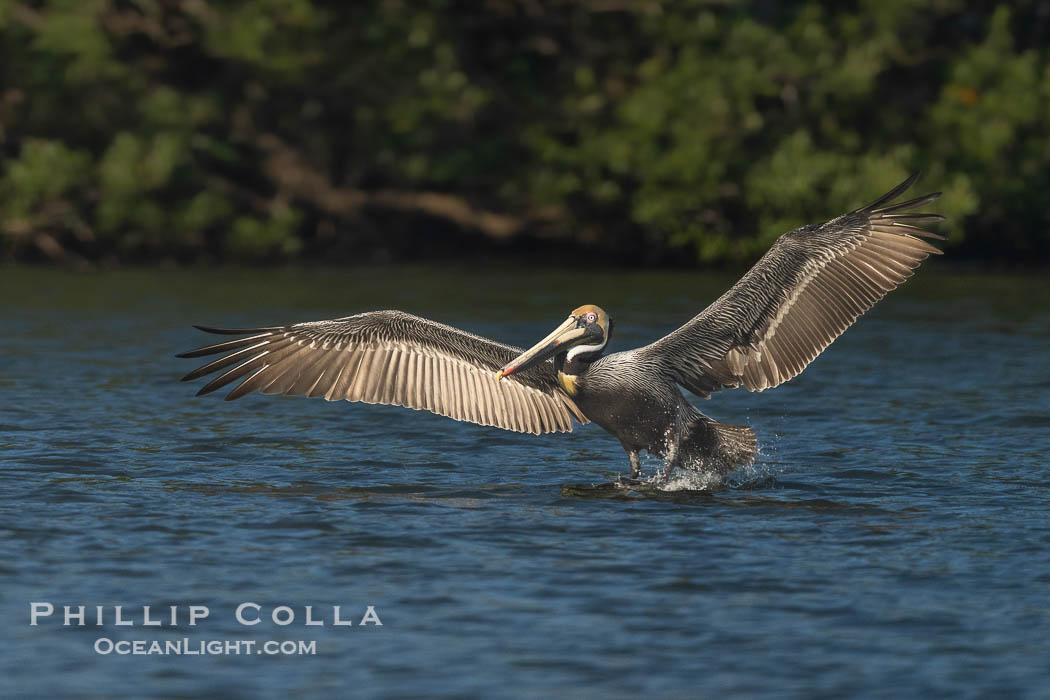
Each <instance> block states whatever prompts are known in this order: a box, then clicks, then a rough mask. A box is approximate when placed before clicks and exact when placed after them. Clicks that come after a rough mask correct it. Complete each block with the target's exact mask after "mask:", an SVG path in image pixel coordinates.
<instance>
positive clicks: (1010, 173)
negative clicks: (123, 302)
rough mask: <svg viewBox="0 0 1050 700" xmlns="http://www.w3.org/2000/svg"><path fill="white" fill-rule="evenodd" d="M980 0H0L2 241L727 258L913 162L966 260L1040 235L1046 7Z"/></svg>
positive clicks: (194, 249)
mask: <svg viewBox="0 0 1050 700" xmlns="http://www.w3.org/2000/svg"><path fill="white" fill-rule="evenodd" d="M971 5H972V3H965V2H963V0H936V1H935V2H932V3H931V2H920V1H919V0H879V2H875V1H874V0H861V1H860V2H857V3H842V4H837V5H834V4H828V3H820V2H816V1H815V0H813V1H810V2H794V3H757V2H746V1H743V0H741V1H738V2H729V3H709V2H703V1H701V0H692V1H686V2H675V3H671V2H657V1H656V0H638V2H634V3H605V2H590V1H588V0H584V1H583V2H580V3H520V4H519V3H510V2H508V3H471V4H467V5H463V4H460V3H453V2H449V1H448V0H424V1H423V2H413V3H406V2H399V1H396V0H375V1H373V2H365V3H321V2H319V1H318V0H260V1H259V2H252V3H220V2H215V1H208V0H201V1H197V2H192V3H190V2H185V3H157V2H147V1H135V2H117V1H116V0H46V1H43V2H29V1H28V0H0V154H2V155H3V161H2V163H0V240H2V241H3V249H4V250H6V252H7V254H9V255H16V256H17V255H24V254H29V252H30V251H32V250H34V247H33V246H32V245H31V243H32V241H34V240H36V237H37V236H39V235H42V234H47V235H48V236H49V237H51V238H52V239H54V240H56V241H60V242H62V244H63V245H66V246H68V247H70V248H72V249H74V250H76V251H78V252H79V253H80V254H82V255H86V256H103V255H115V256H117V257H122V258H130V257H157V256H167V255H175V256H178V257H182V258H186V259H192V258H195V257H199V256H201V255H210V256H218V257H227V258H245V259H281V258H289V257H294V256H300V255H314V256H317V255H325V254H328V252H329V251H331V250H333V249H338V250H344V251H361V250H367V249H369V248H375V247H377V246H380V247H382V248H383V250H389V249H392V248H393V249H399V246H397V245H392V244H391V241H393V240H395V239H399V238H400V239H403V240H414V239H413V236H419V235H420V228H419V227H420V221H424V222H425V221H435V220H440V219H444V220H445V221H446V222H448V223H451V224H452V225H453V226H455V227H466V228H471V227H477V228H480V229H481V230H482V231H483V232H486V233H492V234H493V235H505V232H506V230H507V229H506V227H505V226H503V224H500V225H499V226H498V227H495V228H486V227H487V226H490V223H488V222H491V220H492V214H499V215H501V216H502V217H503V219H500V221H506V220H509V221H512V222H514V225H513V230H514V231H515V232H518V233H520V232H530V231H531V232H535V233H539V234H541V235H542V236H543V237H544V238H545V239H547V240H554V239H558V238H559V237H560V238H561V239H563V240H565V241H566V242H572V243H574V244H576V245H583V246H595V247H598V248H600V249H601V250H603V251H606V252H609V253H610V254H613V255H620V256H623V257H628V256H630V257H631V259H638V260H643V261H646V260H648V261H669V260H675V259H686V260H699V261H703V262H706V263H730V264H740V263H744V262H747V261H749V260H752V259H754V258H755V257H756V256H757V255H759V254H760V253H761V252H762V250H764V249H765V248H766V247H767V246H768V245H769V244H770V243H771V242H772V241H773V240H774V239H775V238H776V237H777V236H778V235H779V234H781V233H783V232H784V231H786V230H789V229H791V228H793V227H795V226H798V225H799V224H802V223H807V222H817V221H822V220H825V219H827V218H829V217H830V216H833V215H836V214H838V213H841V212H843V211H846V210H847V209H849V208H851V207H854V206H858V205H860V204H863V203H866V202H867V201H870V200H872V199H874V198H875V197H877V196H878V195H879V194H881V193H882V192H884V191H885V190H887V189H888V188H889V187H891V186H892V185H894V184H896V183H897V182H898V181H900V180H902V179H903V178H904V177H905V176H906V175H907V174H908V173H910V172H913V171H915V170H923V171H924V173H925V175H924V178H923V180H922V182H921V184H920V186H919V189H922V190H923V191H926V190H930V189H941V190H943V191H944V192H945V196H944V197H943V199H942V200H941V201H940V202H939V203H938V205H937V207H936V209H937V210H938V211H940V212H942V213H944V214H946V215H948V216H949V217H950V222H949V223H947V224H946V225H945V226H944V227H943V228H942V229H941V231H942V232H944V233H947V234H948V235H949V236H950V242H949V244H948V246H949V249H950V251H951V252H953V253H955V254H956V256H964V255H970V256H986V257H1003V258H1009V257H1017V258H1023V259H1025V260H1030V259H1033V258H1037V257H1038V258H1043V259H1045V258H1046V256H1047V252H1046V251H1047V250H1050V246H1048V245H1047V243H1050V241H1048V238H1050V233H1048V232H1050V209H1048V208H1047V207H1045V206H1043V205H1042V202H1041V194H1042V192H1044V191H1046V190H1047V189H1048V187H1050V128H1048V127H1050V123H1048V120H1050V116H1048V115H1050V67H1048V60H1047V59H1048V52H1050V48H1048V47H1050V41H1048V37H1047V36H1046V33H1045V32H1046V31H1047V29H1046V28H1045V27H1044V25H1045V23H1044V22H1041V21H1040V20H1039V19H1038V17H1037V16H1036V15H1037V12H1038V9H1037V8H1036V7H1034V6H1030V5H1029V4H1012V3H1005V2H1003V3H999V4H998V5H996V4H995V3H991V4H988V5H987V6H981V7H980V8H975V7H972V6H971ZM435 202H436V204H435ZM406 212H407V213H408V214H409V215H410V216H408V217H407V218H406V216H405V214H406ZM464 212H467V213H466V214H464ZM413 214H418V215H420V216H422V217H423V218H422V219H420V218H419V217H417V216H412V215H413ZM371 227H378V228H381V229H383V231H384V233H383V235H382V236H376V235H375V234H374V233H371V232H370V228H371ZM420 240H422V239H420ZM400 249H407V250H414V249H415V247H414V246H411V245H407V246H400Z"/></svg>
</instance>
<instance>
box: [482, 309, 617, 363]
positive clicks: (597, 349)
mask: <svg viewBox="0 0 1050 700" xmlns="http://www.w3.org/2000/svg"><path fill="white" fill-rule="evenodd" d="M611 332H612V319H610V318H609V314H607V313H605V312H604V311H602V310H601V309H600V308H598V307H597V306H594V305H593V304H585V305H583V306H580V307H578V308H576V309H573V312H572V313H571V314H569V317H568V318H567V319H565V321H564V323H562V324H561V325H560V326H558V327H557V328H555V329H554V331H552V332H551V334H550V335H548V336H547V337H546V338H544V339H543V340H541V341H540V342H538V343H536V344H535V345H533V346H532V347H531V348H529V349H528V350H526V351H525V352H523V353H522V354H521V355H519V356H518V357H516V358H515V359H513V360H511V361H510V362H509V363H507V364H506V365H505V366H504V367H503V368H502V369H500V370H499V371H497V372H496V378H497V379H503V378H504V377H506V376H507V375H508V374H514V373H515V372H519V371H521V370H523V369H528V368H529V367H535V366H536V365H538V364H540V363H541V362H543V361H545V360H547V359H549V358H551V357H554V356H555V355H558V354H560V353H566V358H567V359H569V360H572V359H574V358H576V357H580V356H590V355H600V354H601V352H602V351H603V350H604V349H605V345H606V343H608V342H609V336H610V334H611Z"/></svg>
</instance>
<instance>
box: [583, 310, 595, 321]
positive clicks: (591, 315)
mask: <svg viewBox="0 0 1050 700" xmlns="http://www.w3.org/2000/svg"><path fill="white" fill-rule="evenodd" d="M584 319H585V320H586V321H587V323H594V322H595V321H597V320H598V314H596V313H594V312H593V311H591V312H590V313H588V314H587V315H586V316H584Z"/></svg>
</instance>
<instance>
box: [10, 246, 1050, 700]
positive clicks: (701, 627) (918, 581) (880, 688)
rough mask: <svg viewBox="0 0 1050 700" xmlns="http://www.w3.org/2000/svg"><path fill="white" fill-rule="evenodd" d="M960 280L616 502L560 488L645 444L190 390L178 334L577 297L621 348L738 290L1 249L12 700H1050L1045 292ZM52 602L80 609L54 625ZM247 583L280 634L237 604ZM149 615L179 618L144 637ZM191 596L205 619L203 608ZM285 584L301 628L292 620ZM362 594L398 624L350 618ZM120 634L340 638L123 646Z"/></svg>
mask: <svg viewBox="0 0 1050 700" xmlns="http://www.w3.org/2000/svg"><path fill="white" fill-rule="evenodd" d="M482 267H483V266H479V268H482ZM938 272H939V271H938V270H924V271H923V272H922V274H920V275H919V276H918V277H917V278H916V279H915V280H913V281H912V282H910V283H909V284H908V285H907V286H906V287H905V288H904V289H903V290H901V291H899V292H897V293H895V294H894V295H892V296H891V297H890V298H889V299H887V300H886V301H885V302H883V304H881V305H880V306H879V307H878V308H877V309H875V310H874V311H873V312H872V313H870V314H869V315H868V316H867V317H865V318H864V319H862V320H861V322H860V323H859V324H858V325H857V326H855V327H854V328H853V329H852V330H850V331H849V332H848V333H847V334H846V335H845V336H843V337H842V338H840V339H839V340H838V341H836V342H835V343H834V345H832V347H831V348H829V350H828V351H827V352H825V354H824V355H823V356H822V357H821V358H819V359H818V360H817V361H816V362H815V363H814V364H813V365H812V366H811V367H810V368H809V369H808V370H807V371H806V372H805V373H804V374H803V375H802V376H800V377H799V378H797V379H796V380H794V381H792V382H791V383H789V384H787V385H785V386H783V387H780V388H779V389H777V390H775V391H770V392H765V393H762V394H750V393H748V392H746V391H734V392H725V393H723V394H720V395H716V396H715V397H714V398H713V399H712V400H711V401H709V402H701V409H702V410H704V411H705V412H707V413H709V414H710V415H712V416H714V417H716V418H720V419H723V420H727V421H731V422H747V423H750V424H751V425H752V426H753V427H754V428H755V430H756V431H757V433H758V435H759V441H760V445H761V456H760V459H759V461H758V463H757V465H756V466H755V467H754V468H753V469H751V470H749V471H747V472H745V473H744V474H740V475H737V476H736V477H735V478H734V480H733V481H732V483H731V485H730V486H729V487H728V488H723V489H721V490H714V491H709V492H695V491H693V492H691V491H676V492H668V493H663V494H660V497H658V498H642V497H624V498H621V499H607V498H582V497H574V496H572V495H566V494H571V490H570V491H568V492H563V490H562V486H563V485H565V484H588V483H591V482H600V481H608V480H610V479H611V478H614V477H615V476H616V475H617V474H618V473H621V472H624V471H625V470H626V468H627V461H626V457H625V455H624V453H623V451H622V450H621V448H620V447H619V445H618V443H617V442H616V441H615V440H614V439H612V438H611V437H610V436H608V435H606V434H605V433H604V432H603V431H601V429H599V428H596V427H593V426H585V427H583V428H578V429H577V431H576V432H574V433H572V434H569V435H553V436H544V437H533V436H526V435H516V434H513V433H507V432H503V431H499V430H494V429H489V428H481V427H478V426H474V425H466V424H458V423H455V422H452V421H450V420H447V419H443V418H439V417H436V416H431V415H429V414H425V413H421V412H416V411H408V410H405V409H398V408H387V407H373V406H365V405H351V404H345V403H331V404H330V403H326V402H324V401H318V400H314V401H310V400H305V399H298V398H285V397H273V396H266V397H263V396H250V397H247V398H245V399H242V400H240V401H237V402H232V403H226V402H223V401H222V400H221V399H220V398H219V397H217V396H209V397H204V398H193V393H194V391H195V389H196V388H197V387H198V386H199V385H200V382H198V383H196V384H195V385H190V384H181V383H179V382H178V381H177V379H178V378H179V377H180V376H181V375H182V374H183V373H185V372H186V371H188V370H189V369H191V368H192V367H193V366H195V365H194V364H193V362H190V361H183V360H177V359H175V358H174V357H173V355H174V354H175V353H176V352H179V351H181V350H186V349H189V348H191V347H195V346H197V345H199V344H203V343H204V342H207V341H209V338H208V337H206V336H204V335H203V334H200V333H198V332H197V331H195V330H193V329H191V328H190V327H189V324H191V323H204V324H213V325H269V324H274V323H281V322H286V321H295V320H307V319H318V318H327V317H332V316H337V315H345V314H347V313H351V312H355V311H360V310H368V309H377V308H402V309H405V310H410V311H414V312H416V313H420V314H422V315H426V316H429V317H432V318H437V319H440V320H443V321H446V322H449V323H452V324H455V325H458V326H460V327H463V328H467V329H470V330H473V331H475V332H479V333H482V334H485V335H489V336H491V337H496V338H500V339H503V340H506V341H508V342H512V343H515V344H518V345H525V344H530V343H531V342H533V341H534V340H536V339H537V338H539V337H542V336H543V335H545V334H546V333H547V332H548V331H549V330H550V329H551V328H552V327H553V326H554V325H555V324H556V323H557V322H558V321H560V320H561V319H563V318H564V316H565V314H566V312H568V311H569V310H570V309H572V308H574V307H576V306H578V305H579V304H582V303H597V304H600V305H601V306H602V307H603V308H605V309H606V310H607V311H609V312H610V313H611V314H612V315H613V316H614V317H615V318H616V319H617V330H616V335H615V336H614V338H613V346H614V349H616V348H625V347H631V346H633V345H636V344H641V343H645V342H648V341H649V340H651V339H653V338H655V337H658V336H659V335H661V334H662V333H664V332H666V331H668V330H670V329H672V328H673V327H675V325H676V324H677V323H678V322H680V321H683V320H685V319H686V318H688V317H689V316H690V315H692V314H693V313H694V312H695V311H696V310H698V309H699V308H700V306H701V305H702V304H704V303H706V302H707V301H709V300H710V299H712V298H713V297H714V296H715V295H717V293H718V292H719V291H721V289H723V288H724V287H725V285H726V284H728V283H729V282H730V281H731V280H729V279H728V278H725V277H720V276H711V275H704V274H699V273H660V274H657V273H646V274H642V273H625V274H621V273H613V272H608V273H600V274H581V273H579V272H578V271H549V272H542V273H535V272H531V271H526V270H520V269H505V268H491V269H490V268H484V269H472V268H465V267H464V268H456V269H439V268H393V269H384V270H373V271H367V270H348V271H312V270H300V271H266V270H257V271H230V270H221V269H220V270H210V271H195V272H187V271H177V270H176V271H164V270H151V271H119V272H112V273H69V272H60V271H52V270H44V269H26V268H4V269H0V293H2V296H0V299H2V301H0V328H2V330H3V334H2V337H0V357H3V358H4V360H3V368H2V370H0V397H2V402H0V494H2V496H0V528H2V529H3V532H4V536H3V538H2V540H0V581H2V588H0V605H2V607H3V613H4V626H3V632H2V633H0V695H3V694H7V695H15V694H17V695H18V696H19V697H53V696H59V695H69V694H72V695H76V696H97V697H150V696H153V697H189V696H199V695H209V696H213V697H214V696H227V697H259V696H262V697H278V696H281V697H285V696H288V695H292V696H307V695H323V694H329V695H347V694H358V695H365V696H376V697H405V696H431V695H436V694H453V695H457V696H471V695H475V696H481V697H522V696H526V697H535V696H541V697H542V696H549V695H560V696H573V697H596V698H597V697H609V696H614V697H629V696H640V695H644V696H656V697H659V696H679V697H681V696H687V695H694V694H700V695H722V694H735V695H743V694H746V695H757V696H797V697H812V696H826V697H843V696H852V697H896V696H899V695H900V694H905V695H908V696H912V697H915V696H919V695H921V696H928V697H936V696H951V697H977V696H987V695H1006V696H1019V695H1026V696H1031V697H1039V696H1041V697H1048V691H1047V685H1046V679H1047V677H1048V671H1050V595H1048V593H1050V517H1048V516H1047V502H1048V500H1050V476H1048V474H1047V462H1048V460H1047V457H1046V450H1047V448H1048V447H1050V440H1048V437H1047V436H1048V428H1050V398H1048V397H1050V391H1048V390H1050V364H1048V362H1047V348H1048V345H1050V292H1048V291H1047V285H1046V283H1045V279H1044V278H1042V277H1034V276H1032V277H1017V278H1003V277H986V276H952V275H949V274H945V273H940V274H938ZM660 466H661V465H660V464H659V463H658V462H656V461H654V460H649V461H647V462H646V463H645V465H644V467H645V469H646V470H647V471H648V472H649V473H653V472H655V471H656V470H657V469H658V468H659V467H660ZM41 601H44V602H47V601H49V602H51V603H53V604H54V605H56V607H57V613H56V615H54V616H52V617H51V618H47V619H44V620H43V621H42V622H41V623H40V624H39V625H38V626H36V627H31V626H30V625H29V604H30V603H31V602H41ZM246 601H251V602H256V603H258V604H259V605H261V606H262V609H261V615H262V616H263V618H264V622H262V623H260V624H259V625H257V626H243V625H241V624H239V623H238V622H237V620H236V619H235V616H234V611H235V609H236V607H237V606H238V604H240V603H242V602H246ZM63 604H69V605H86V606H89V608H88V610H89V612H88V619H89V621H92V615H93V610H94V607H93V606H95V605H104V606H113V605H123V606H125V611H130V613H129V614H128V616H129V617H131V618H133V620H134V621H135V622H136V624H135V626H131V627H118V626H115V625H114V624H113V621H112V616H113V613H112V608H109V607H107V608H106V613H105V614H106V618H105V624H104V625H103V626H102V627H96V626H93V625H86V626H85V627H77V626H70V627H64V626H62V624H61V608H60V607H58V606H61V605H63ZM143 605H150V606H152V607H153V610H154V611H156V610H162V611H166V610H167V609H168V606H171V605H178V606H180V608H179V614H180V616H181V617H180V619H179V620H178V624H177V625H175V626H170V625H164V626H160V627H143V626H142V625H141V622H142V612H141V607H142V606H143ZM190 605H206V606H208V607H209V609H210V611H211V612H210V616H209V617H208V618H207V619H205V620H203V621H201V622H200V623H199V625H197V626H196V627H190V626H189V625H188V623H187V620H186V617H185V616H186V614H187V610H188V606H190ZM279 605H288V606H291V607H292V608H294V610H295V613H296V616H297V617H296V621H295V622H294V623H293V624H291V625H288V626H277V625H275V624H273V623H272V622H271V621H270V620H269V618H268V614H269V612H270V611H271V610H273V608H274V607H275V606H279ZM307 605H311V606H313V609H314V611H315V616H317V617H320V618H322V619H324V620H325V622H326V624H325V625H323V626H309V627H308V626H305V625H303V624H302V620H303V615H304V607H305V606H307ZM334 605H340V606H341V609H342V617H343V618H349V619H351V620H352V621H353V622H354V623H355V624H354V626H351V627H342V626H333V625H332V624H331V622H332V606H334ZM369 605H371V606H374V609H375V611H376V613H377V614H378V616H379V617H380V619H381V621H382V623H383V624H382V626H376V625H369V626H359V625H357V624H356V623H357V622H359V621H360V618H361V617H362V616H363V614H364V612H365V609H366V608H367V606H369ZM100 638H106V639H109V640H112V641H114V642H116V641H120V640H146V641H147V642H149V641H154V640H159V641H161V642H164V641H167V640H173V641H174V640H178V639H182V638H188V639H190V640H191V642H196V643H199V642H200V641H201V640H213V639H217V640H255V641H256V642H257V643H258V644H262V643H263V642H264V641H267V640H278V641H280V640H307V641H309V640H313V641H316V651H317V653H316V654H314V655H300V656H296V655H292V656H270V655H239V656H238V655H215V656H212V655H203V656H157V655H153V656H140V655H118V654H116V653H111V654H108V655H100V654H97V653H96V652H95V650H94V645H95V643H96V640H98V639H100Z"/></svg>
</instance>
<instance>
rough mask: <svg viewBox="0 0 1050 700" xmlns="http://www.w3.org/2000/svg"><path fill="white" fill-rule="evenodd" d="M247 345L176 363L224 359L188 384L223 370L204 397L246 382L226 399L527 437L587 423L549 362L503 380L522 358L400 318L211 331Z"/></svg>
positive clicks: (381, 314)
mask: <svg viewBox="0 0 1050 700" xmlns="http://www.w3.org/2000/svg"><path fill="white" fill-rule="evenodd" d="M197 327H198V328H200V329H201V330H203V331H207V332H209V333H221V334H226V335H240V336H243V337H241V338H237V339H236V340H230V341H227V342H224V343H218V344H216V345H209V346H207V347H203V348H200V349H197V350H191V351H189V352H185V353H182V354H180V355H178V357H191V358H192V357H202V356H205V355H216V354H222V355H223V357H220V358H219V359H217V360H215V361H213V362H210V363H208V364H206V365H204V366H203V367H200V368H198V369H196V370H194V371H192V372H190V373H189V374H187V375H186V376H185V377H183V378H182V379H183V381H188V380H191V379H197V378H199V377H203V376H205V375H207V374H211V373H213V372H218V371H220V370H225V371H224V372H223V373H222V374H220V375H219V376H218V377H216V378H214V379H212V380H211V381H210V382H209V383H208V384H206V385H205V386H204V387H203V388H202V389H201V390H200V391H199V392H198V393H197V395H198V396H199V395H201V394H208V393H210V392H212V391H215V390H216V389H220V388H222V387H224V386H227V385H229V384H232V383H234V382H237V381H240V384H238V385H237V386H236V387H235V388H234V389H233V391H231V392H230V393H229V394H228V395H227V396H226V399H227V400H228V401H229V400H233V399H237V398H240V397H242V396H244V395H245V394H249V393H251V392H253V391H259V392H261V393H263V394H296V395H302V396H308V397H323V398H325V399H327V400H328V401H336V400H346V401H363V402H365V403H379V404H391V405H394V406H407V407H408V408H415V409H420V410H424V411H430V412H431V413H437V414H438V415H442V416H448V417H449V418H454V419H456V420H461V421H469V422H471V423H479V424H481V425H491V426H494V427H497V428H504V429H506V430H514V431H517V432H520V433H534V434H540V433H550V432H566V431H570V430H572V419H573V418H575V419H576V420H577V421H579V422H581V423H586V422H587V419H586V418H584V416H583V414H582V413H580V410H579V408H578V407H577V406H576V404H575V403H573V401H572V399H571V398H569V396H568V395H567V394H566V393H565V392H564V390H563V389H562V388H561V386H560V385H559V383H558V380H557V376H556V373H555V371H554V366H553V364H552V363H550V362H545V363H543V364H542V365H540V366H538V367H535V368H533V369H531V370H528V371H525V372H522V373H520V374H515V375H513V376H512V377H507V378H506V379H505V380H504V381H498V380H497V379H496V370H498V369H499V368H501V367H502V366H504V365H505V364H507V363H508V362H510V361H511V360H513V359H514V358H515V357H517V356H518V355H519V354H520V353H521V350H519V349H518V348H514V347H511V346H509V345H503V344H501V343H496V342H494V341H491V340H488V339H486V338H481V337H479V336H476V335H472V334H470V333H466V332H464V331H461V330H459V329H456V328H452V327H451V326H446V325H443V324H440V323H435V322H434V321H429V320H427V319H424V318H419V317H418V316H413V315H411V314H407V313H404V312H401V311H372V312H369V313H363V314H358V315H356V316H348V317H346V318H338V319H334V320H331V321H314V322H309V323H295V324H292V325H289V326H275V327H271V328H245V329H224V328H204V327H201V326H197Z"/></svg>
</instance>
